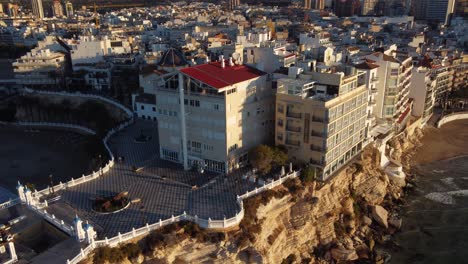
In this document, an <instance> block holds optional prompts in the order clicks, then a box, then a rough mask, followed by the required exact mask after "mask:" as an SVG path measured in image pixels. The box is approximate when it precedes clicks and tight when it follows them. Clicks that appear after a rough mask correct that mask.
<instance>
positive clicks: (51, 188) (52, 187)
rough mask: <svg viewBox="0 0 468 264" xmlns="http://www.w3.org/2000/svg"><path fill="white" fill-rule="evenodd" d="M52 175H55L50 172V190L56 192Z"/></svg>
mask: <svg viewBox="0 0 468 264" xmlns="http://www.w3.org/2000/svg"><path fill="white" fill-rule="evenodd" d="M52 177H53V175H52V174H49V180H50V186H51V187H50V190H49V191H51V193H52V194H54V193H55V191H54V181H53V180H52Z"/></svg>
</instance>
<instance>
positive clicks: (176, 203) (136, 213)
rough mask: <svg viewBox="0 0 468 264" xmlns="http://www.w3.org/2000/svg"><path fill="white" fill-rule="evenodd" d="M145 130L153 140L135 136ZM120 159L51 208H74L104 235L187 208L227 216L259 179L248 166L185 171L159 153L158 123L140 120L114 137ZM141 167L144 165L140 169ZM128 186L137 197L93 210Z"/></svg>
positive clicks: (66, 213) (64, 214)
mask: <svg viewBox="0 0 468 264" xmlns="http://www.w3.org/2000/svg"><path fill="white" fill-rule="evenodd" d="M141 133H143V134H145V135H148V134H150V135H151V140H150V141H148V142H144V143H137V142H135V137H137V136H138V135H140V134H141ZM109 143H110V147H111V149H112V151H113V152H114V153H115V156H116V157H119V156H120V157H123V159H122V161H120V162H119V161H118V160H117V162H116V164H115V166H114V167H113V168H112V169H111V170H110V172H108V173H106V174H104V175H103V176H101V177H99V178H98V179H96V180H93V181H90V182H86V183H83V184H80V185H78V186H74V187H71V188H69V189H67V190H64V191H61V192H60V195H61V196H62V199H61V200H60V201H59V202H58V203H55V204H53V205H50V206H49V208H48V209H47V210H48V212H50V213H52V214H55V215H56V216H57V217H58V218H59V219H64V220H65V221H66V222H68V223H71V221H72V218H73V216H74V214H75V213H76V214H78V215H79V216H80V217H81V218H82V219H84V220H88V221H89V222H90V223H91V224H93V225H94V227H95V229H96V231H97V232H98V236H99V238H104V237H109V238H110V237H114V236H116V235H117V234H118V232H121V233H124V232H128V231H131V230H132V228H139V227H142V226H144V225H146V223H149V224H152V223H156V222H158V221H159V220H160V219H163V220H164V219H167V218H170V217H171V216H172V215H174V216H175V215H180V214H182V213H183V212H184V211H185V212H186V213H188V214H190V215H193V216H195V215H197V216H198V217H200V218H203V219H208V218H211V219H217V220H221V219H223V218H224V217H226V218H230V217H233V216H235V215H236V213H237V212H239V211H240V209H241V208H240V207H239V204H238V203H237V200H236V196H237V195H241V194H243V193H245V192H247V191H250V190H253V189H254V188H255V184H254V183H252V182H250V181H247V180H243V179H242V177H241V176H242V171H238V172H236V173H233V174H232V175H229V176H227V177H226V176H225V175H222V174H215V173H204V174H200V173H198V172H195V171H184V170H183V169H182V167H181V166H179V165H177V164H174V163H171V162H168V161H164V160H161V159H159V142H158V134H157V125H156V124H155V123H153V122H147V121H138V122H137V123H136V124H134V125H132V126H130V127H128V128H126V129H124V130H123V131H121V132H119V133H117V134H116V135H114V136H113V137H112V138H111V139H110V142H109ZM135 168H140V169H139V170H137V171H135V170H134V169H135ZM120 192H128V193H129V197H130V199H132V200H136V199H138V200H140V202H137V203H132V204H131V205H130V206H129V207H128V208H126V209H124V210H122V211H120V212H117V213H112V214H101V213H97V212H94V211H93V210H92V205H93V200H94V198H95V197H96V196H109V195H115V194H118V193H120Z"/></svg>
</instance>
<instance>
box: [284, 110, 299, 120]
mask: <svg viewBox="0 0 468 264" xmlns="http://www.w3.org/2000/svg"><path fill="white" fill-rule="evenodd" d="M286 117H291V118H297V119H301V118H302V114H301V113H293V112H286Z"/></svg>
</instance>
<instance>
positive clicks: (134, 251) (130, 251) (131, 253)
mask: <svg viewBox="0 0 468 264" xmlns="http://www.w3.org/2000/svg"><path fill="white" fill-rule="evenodd" d="M121 250H122V252H123V253H124V254H125V256H127V258H128V259H129V260H130V259H135V258H137V257H138V256H140V254H141V249H140V247H139V246H138V245H137V244H135V243H129V244H126V245H123V246H122V247H121Z"/></svg>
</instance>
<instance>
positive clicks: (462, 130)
mask: <svg viewBox="0 0 468 264" xmlns="http://www.w3.org/2000/svg"><path fill="white" fill-rule="evenodd" d="M413 139H414V138H411V137H410V138H407V139H405V140H409V141H411V140H413ZM416 141H417V143H416V144H414V146H413V147H410V148H408V149H405V150H403V153H402V156H401V159H402V161H405V163H406V164H407V167H406V171H407V177H406V183H407V184H406V186H405V187H404V188H403V189H402V192H403V193H404V195H403V197H402V201H403V203H402V204H400V205H396V207H394V208H393V210H391V211H393V213H396V214H398V215H400V216H402V220H403V218H405V217H404V216H403V215H406V210H408V204H407V202H408V200H407V199H408V197H412V196H413V195H414V194H415V193H417V190H418V188H420V187H418V179H420V178H422V177H424V175H423V174H422V173H423V172H422V167H424V166H427V165H430V164H434V163H437V162H447V161H453V160H457V159H462V158H467V157H468V120H456V121H452V122H450V123H448V124H446V125H444V126H443V127H441V128H435V127H426V128H424V129H423V130H422V136H420V137H417V140H416ZM412 143H414V142H412ZM406 217H408V216H407V215H406ZM404 222H406V221H403V225H404V224H405V223H404ZM401 232H402V229H399V230H398V231H397V232H395V233H394V234H392V239H391V244H389V245H387V246H384V247H383V249H384V250H385V251H387V252H389V253H390V255H391V256H393V255H394V254H397V255H398V253H397V252H399V251H400V250H399V249H398V247H399V246H400V245H399V244H398V243H397V236H398V235H399V234H401ZM387 234H388V233H387ZM395 250H396V251H395ZM400 257H401V256H400ZM385 263H394V262H392V258H390V260H389V261H386V262H385Z"/></svg>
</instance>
